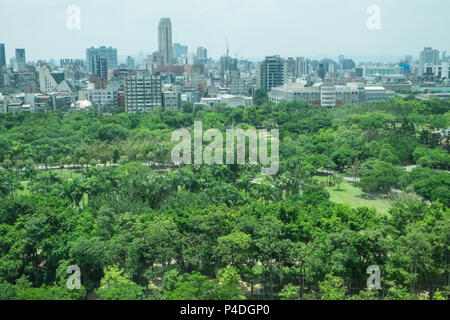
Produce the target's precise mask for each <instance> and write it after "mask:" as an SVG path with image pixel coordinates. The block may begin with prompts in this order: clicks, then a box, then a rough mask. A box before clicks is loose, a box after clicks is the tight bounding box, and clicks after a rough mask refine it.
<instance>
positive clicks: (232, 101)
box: [200, 94, 253, 108]
mask: <svg viewBox="0 0 450 320" xmlns="http://www.w3.org/2000/svg"><path fill="white" fill-rule="evenodd" d="M218 103H224V104H226V105H227V106H228V107H231V108H235V107H240V106H244V107H246V106H250V105H252V103H253V98H252V97H245V96H235V95H232V94H219V95H218V96H217V97H215V98H202V99H201V100H200V104H203V105H208V106H211V107H212V106H213V105H215V104H218Z"/></svg>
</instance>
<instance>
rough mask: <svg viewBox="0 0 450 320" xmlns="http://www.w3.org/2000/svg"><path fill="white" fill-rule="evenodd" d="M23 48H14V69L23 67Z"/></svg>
mask: <svg viewBox="0 0 450 320" xmlns="http://www.w3.org/2000/svg"><path fill="white" fill-rule="evenodd" d="M25 61H26V60H25V49H16V61H15V69H16V70H18V71H22V70H24V69H25Z"/></svg>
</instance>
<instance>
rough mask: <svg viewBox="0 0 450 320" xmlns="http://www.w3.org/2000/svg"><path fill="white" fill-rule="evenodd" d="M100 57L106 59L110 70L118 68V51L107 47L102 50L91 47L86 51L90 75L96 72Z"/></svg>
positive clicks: (101, 48)
mask: <svg viewBox="0 0 450 320" xmlns="http://www.w3.org/2000/svg"><path fill="white" fill-rule="evenodd" d="M98 57H101V58H104V59H106V62H107V66H108V68H109V69H114V68H117V49H114V48H111V47H109V48H107V47H105V46H102V47H100V48H94V47H91V48H88V49H86V65H87V71H88V72H89V73H95V72H96V71H95V70H96V63H97V62H96V61H97V60H98Z"/></svg>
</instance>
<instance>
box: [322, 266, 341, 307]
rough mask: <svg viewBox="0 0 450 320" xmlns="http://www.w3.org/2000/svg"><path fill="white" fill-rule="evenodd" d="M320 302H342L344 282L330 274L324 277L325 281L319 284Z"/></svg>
mask: <svg viewBox="0 0 450 320" xmlns="http://www.w3.org/2000/svg"><path fill="white" fill-rule="evenodd" d="M319 289H320V293H321V295H322V296H321V299H322V300H344V299H345V294H346V293H347V288H346V287H345V286H344V281H343V280H342V279H341V278H340V277H337V276H334V275H333V274H332V273H329V274H327V275H326V276H325V280H323V281H322V282H320V283H319Z"/></svg>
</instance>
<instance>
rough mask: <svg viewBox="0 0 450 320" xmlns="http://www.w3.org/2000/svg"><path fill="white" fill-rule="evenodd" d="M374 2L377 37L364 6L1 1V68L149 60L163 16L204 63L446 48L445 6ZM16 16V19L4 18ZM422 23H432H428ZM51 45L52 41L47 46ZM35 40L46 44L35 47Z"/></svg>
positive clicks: (282, 0)
mask: <svg viewBox="0 0 450 320" xmlns="http://www.w3.org/2000/svg"><path fill="white" fill-rule="evenodd" d="M72 2H73V1H72ZM319 2H320V3H319ZM377 2H378V3H377V5H378V6H379V8H380V10H381V15H380V21H381V29H379V30H370V29H369V28H368V27H367V25H366V22H367V19H368V18H369V17H370V14H368V13H367V8H368V7H369V6H370V5H371V4H373V3H372V1H366V0H363V1H359V2H358V3H355V2H354V1H348V0H344V1H340V2H339V3H335V2H333V1H329V0H322V1H318V3H307V2H305V3H303V2H302V3H301V6H300V9H299V6H298V1H295V2H294V1H289V0H279V1H270V0H266V1H259V2H258V6H255V5H254V3H255V2H254V1H252V0H249V1H244V2H242V3H241V2H238V1H235V0H228V1H225V0H223V1H220V0H218V1H204V0H195V1H191V2H190V3H185V2H180V1H168V3H167V4H162V5H161V6H158V7H157V8H152V7H151V6H150V5H145V4H144V3H142V2H141V1H128V2H127V3H126V4H124V3H117V2H116V3H110V2H106V1H103V0H100V1H95V3H94V2H88V1H83V0H80V1H77V2H76V3H71V1H65V0H63V1H54V0H39V1H36V2H33V3H27V4H25V3H23V2H22V3H16V2H13V1H11V0H2V2H1V3H0V6H1V10H0V12H1V13H0V21H1V22H0V27H1V29H6V30H8V31H7V32H6V33H5V34H4V35H2V39H1V41H0V42H2V43H5V46H6V57H7V62H8V61H9V59H10V58H11V57H13V56H14V52H15V49H16V48H25V49H26V51H27V59H28V60H30V61H31V60H33V61H36V60H39V59H42V60H45V59H50V58H53V59H55V60H58V59H61V58H68V57H70V58H83V57H84V50H85V48H88V47H91V46H103V45H104V46H112V47H114V48H117V49H118V54H119V56H121V57H123V56H127V55H136V54H138V53H140V52H144V53H151V52H154V51H157V50H158V33H157V27H158V23H159V20H160V18H161V17H169V18H170V19H171V22H172V30H173V39H172V42H173V43H181V44H183V45H187V46H188V47H189V52H195V51H196V49H197V47H205V48H207V50H208V56H211V57H213V58H215V59H217V58H219V57H220V56H222V55H223V54H225V52H226V42H227V39H228V43H229V46H230V55H231V56H233V57H234V56H238V57H244V58H248V59H251V60H261V59H263V58H264V57H265V56H268V55H273V54H279V55H281V56H286V57H287V56H294V57H295V56H308V57H321V56H328V57H335V56H337V55H339V54H344V55H346V56H350V57H357V56H385V55H386V56H387V55H389V56H392V57H393V58H394V57H395V58H396V57H398V56H402V55H405V54H414V56H415V57H417V54H418V52H419V51H420V50H422V49H423V48H424V47H426V46H430V47H436V48H439V49H440V50H441V51H445V50H447V48H450V40H449V39H446V38H445V37H444V35H445V27H446V26H447V24H446V16H445V15H444V13H445V12H446V10H443V9H445V8H442V7H443V6H444V7H446V6H448V7H449V8H450V4H449V3H445V4H443V3H442V2H441V1H436V0H432V1H427V2H426V3H425V2H423V1H420V2H419V1H412V2H410V4H409V5H408V6H405V5H404V4H401V3H400V2H395V3H392V1H384V0H380V1H377ZM412 3H414V4H415V5H412ZM73 4H74V5H77V6H78V7H79V8H80V9H81V14H80V18H81V23H80V29H79V30H78V29H75V30H71V29H69V28H67V26H66V20H67V18H68V13H67V12H66V11H67V8H68V6H69V5H73ZM293 6H297V7H296V12H292V11H293V10H290V8H292V7H293ZM137 9H139V10H137ZM152 9H155V10H152ZM230 9H234V10H230ZM191 12H192V14H191ZM94 13H95V15H94ZM441 13H442V14H441ZM18 14H20V15H21V16H22V17H23V19H14V20H12V19H10V18H9V17H12V16H17V15H18ZM116 15H117V19H116ZM231 15H233V16H234V18H233V19H231V18H232V17H231ZM264 19H267V21H271V23H270V24H269V23H266V22H265V21H264ZM430 19H432V20H433V24H430V23H428V22H429V20H430ZM291 21H292V22H291ZM214 22H215V23H214ZM399 22H401V23H399ZM330 23H332V24H333V28H330ZM280 34H281V35H283V36H279V35H280ZM130 35H131V36H130ZM413 37H414V41H411V39H412V38H413ZM53 39H58V41H56V42H54V45H52V42H53V41H52V40H53ZM297 39H298V40H297ZM43 41H48V42H49V43H46V45H45V46H43V45H42V43H43ZM386 59H388V58H386Z"/></svg>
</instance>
